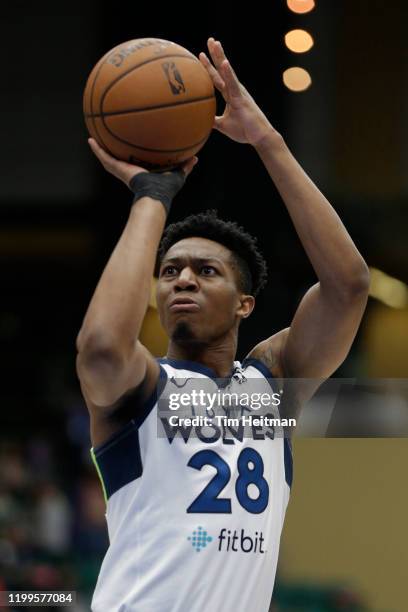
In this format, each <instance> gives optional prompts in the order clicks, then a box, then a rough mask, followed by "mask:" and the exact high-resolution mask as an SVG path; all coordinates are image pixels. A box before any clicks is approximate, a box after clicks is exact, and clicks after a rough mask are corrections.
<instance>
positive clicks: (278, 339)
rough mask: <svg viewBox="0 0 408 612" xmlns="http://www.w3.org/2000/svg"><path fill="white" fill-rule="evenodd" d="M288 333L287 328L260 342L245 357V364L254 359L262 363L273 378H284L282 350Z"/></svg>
mask: <svg viewBox="0 0 408 612" xmlns="http://www.w3.org/2000/svg"><path fill="white" fill-rule="evenodd" d="M288 333H289V327H286V328H285V329H282V330H280V331H279V332H277V333H276V334H273V335H272V336H270V337H269V338H266V339H265V340H262V341H261V342H259V344H257V345H256V346H255V347H254V348H253V349H252V350H251V351H250V352H249V353H248V355H247V356H246V358H245V361H244V363H245V362H247V363H248V362H249V361H250V360H251V359H255V360H257V361H259V362H260V363H262V364H263V365H264V366H265V368H266V370H267V371H268V372H270V374H271V375H272V376H273V377H274V378H278V379H279V378H284V377H285V368H284V363H283V348H284V346H285V343H286V340H287V337H288Z"/></svg>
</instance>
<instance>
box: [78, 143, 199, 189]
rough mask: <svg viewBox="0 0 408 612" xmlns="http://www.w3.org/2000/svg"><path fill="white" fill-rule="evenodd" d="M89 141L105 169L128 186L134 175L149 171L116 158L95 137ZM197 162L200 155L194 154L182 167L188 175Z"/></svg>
mask: <svg viewBox="0 0 408 612" xmlns="http://www.w3.org/2000/svg"><path fill="white" fill-rule="evenodd" d="M88 143H89V146H90V147H91V149H92V151H93V152H94V153H95V155H96V157H97V158H98V159H99V161H100V162H101V164H102V166H103V167H104V168H105V170H107V172H110V174H113V176H116V178H118V179H119V180H121V181H123V182H124V183H125V185H126V186H127V187H129V183H130V180H131V179H132V178H133V177H134V176H136V175H137V174H140V173H141V172H149V171H148V170H146V168H142V167H141V166H136V165H134V164H129V163H128V162H125V161H121V160H120V159H116V157H113V156H112V155H110V154H109V153H107V152H106V151H105V150H104V149H102V147H100V146H99V144H98V143H97V142H96V140H95V139H94V138H88ZM197 162H198V157H196V156H194V157H190V159H188V160H187V161H186V162H184V164H181V165H180V169H181V170H183V172H184V174H185V175H186V177H187V176H188V175H189V174H190V172H191V171H192V169H193V168H194V166H195V165H196V163H197ZM164 174H166V173H164Z"/></svg>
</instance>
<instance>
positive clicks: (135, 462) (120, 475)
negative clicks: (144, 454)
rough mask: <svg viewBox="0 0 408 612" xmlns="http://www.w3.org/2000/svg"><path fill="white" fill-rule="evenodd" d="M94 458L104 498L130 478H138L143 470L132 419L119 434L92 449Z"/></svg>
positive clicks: (137, 435)
mask: <svg viewBox="0 0 408 612" xmlns="http://www.w3.org/2000/svg"><path fill="white" fill-rule="evenodd" d="M94 455H95V460H96V462H97V464H98V468H99V471H100V473H101V476H102V479H103V484H104V487H105V491H106V499H107V500H108V499H109V498H110V496H111V495H113V494H114V493H115V492H116V491H118V490H119V489H121V488H122V487H124V486H125V485H127V484H128V483H129V482H132V480H136V479H137V478H140V476H141V475H142V472H143V466H142V459H141V456H140V445H139V432H138V429H137V427H136V426H135V423H134V421H133V420H132V421H130V423H128V424H127V425H126V426H125V428H124V429H122V430H121V432H120V435H118V436H116V438H115V440H112V441H110V442H108V443H107V445H106V444H105V445H103V448H102V450H98V451H94Z"/></svg>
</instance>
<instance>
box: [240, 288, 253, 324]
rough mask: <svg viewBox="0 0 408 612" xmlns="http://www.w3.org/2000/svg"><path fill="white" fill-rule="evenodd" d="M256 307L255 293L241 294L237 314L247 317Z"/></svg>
mask: <svg viewBox="0 0 408 612" xmlns="http://www.w3.org/2000/svg"><path fill="white" fill-rule="evenodd" d="M254 308H255V298H254V296H253V295H243V294H241V295H240V297H239V307H238V311H237V314H238V315H239V316H240V317H242V318H243V319H246V318H247V317H249V315H250V314H251V312H252V311H253V309H254Z"/></svg>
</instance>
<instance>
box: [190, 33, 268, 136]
mask: <svg viewBox="0 0 408 612" xmlns="http://www.w3.org/2000/svg"><path fill="white" fill-rule="evenodd" d="M207 46H208V51H209V53H210V56H211V59H212V61H213V64H212V63H211V62H210V60H209V59H208V57H207V56H206V54H205V53H200V55H199V59H200V62H201V63H202V65H203V66H204V68H206V70H207V72H208V74H209V75H210V77H211V79H212V82H213V84H214V87H215V88H216V89H218V91H219V92H221V94H222V96H223V98H224V100H225V102H226V107H225V109H224V114H223V115H222V116H221V117H218V116H217V117H215V121H214V129H216V130H219V131H220V132H221V133H222V134H225V136H229V138H231V139H232V140H235V141H236V142H241V143H248V144H251V145H253V146H256V145H257V144H259V142H260V141H261V140H262V138H264V137H265V136H266V135H267V134H268V133H270V132H271V131H274V129H273V127H272V126H271V124H270V122H269V121H268V118H267V117H266V116H265V115H264V114H263V112H262V111H261V109H260V108H259V106H258V105H257V104H256V102H255V100H254V99H253V98H252V97H251V96H250V95H249V93H248V91H247V90H246V89H245V87H244V86H243V85H242V83H240V82H239V80H238V77H237V75H236V74H235V72H234V70H233V68H232V66H231V64H230V63H229V61H228V60H227V58H226V57H225V53H224V50H223V48H222V45H221V43H220V41H216V40H214V38H209V39H208V41H207Z"/></svg>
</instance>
